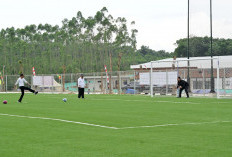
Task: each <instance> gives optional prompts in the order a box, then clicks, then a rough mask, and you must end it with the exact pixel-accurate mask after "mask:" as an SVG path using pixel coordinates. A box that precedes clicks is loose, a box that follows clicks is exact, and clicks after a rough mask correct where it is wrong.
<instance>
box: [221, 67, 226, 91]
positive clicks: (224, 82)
mask: <svg viewBox="0 0 232 157" xmlns="http://www.w3.org/2000/svg"><path fill="white" fill-rule="evenodd" d="M223 77H224V81H223V82H222V84H223V89H224V94H225V95H226V68H224V76H223Z"/></svg>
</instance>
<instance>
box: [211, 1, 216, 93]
mask: <svg viewBox="0 0 232 157" xmlns="http://www.w3.org/2000/svg"><path fill="white" fill-rule="evenodd" d="M212 10H213V6H212V0H210V55H211V81H210V82H211V90H210V93H215V89H214V76H213V11H212Z"/></svg>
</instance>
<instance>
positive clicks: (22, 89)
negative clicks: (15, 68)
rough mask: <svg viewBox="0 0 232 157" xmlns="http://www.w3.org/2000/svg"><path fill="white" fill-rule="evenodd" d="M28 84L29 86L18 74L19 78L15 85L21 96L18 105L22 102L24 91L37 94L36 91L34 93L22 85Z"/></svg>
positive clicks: (21, 75)
mask: <svg viewBox="0 0 232 157" xmlns="http://www.w3.org/2000/svg"><path fill="white" fill-rule="evenodd" d="M25 83H26V84H28V85H30V84H29V83H28V82H27V81H26V80H25V79H24V75H23V74H20V77H19V78H18V80H17V81H16V83H15V87H16V86H17V85H19V89H20V90H21V96H20V98H19V100H18V102H19V103H21V102H22V99H23V96H24V90H29V91H30V92H32V93H34V94H35V95H36V94H38V91H34V90H32V89H31V88H28V87H25V86H24V84H25Z"/></svg>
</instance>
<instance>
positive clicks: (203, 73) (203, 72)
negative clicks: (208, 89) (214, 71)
mask: <svg viewBox="0 0 232 157" xmlns="http://www.w3.org/2000/svg"><path fill="white" fill-rule="evenodd" d="M202 75H203V90H204V96H205V69H203V70H202Z"/></svg>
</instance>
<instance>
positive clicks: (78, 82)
mask: <svg viewBox="0 0 232 157" xmlns="http://www.w3.org/2000/svg"><path fill="white" fill-rule="evenodd" d="M77 84H78V88H80V87H81V86H80V79H78V80H77Z"/></svg>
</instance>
